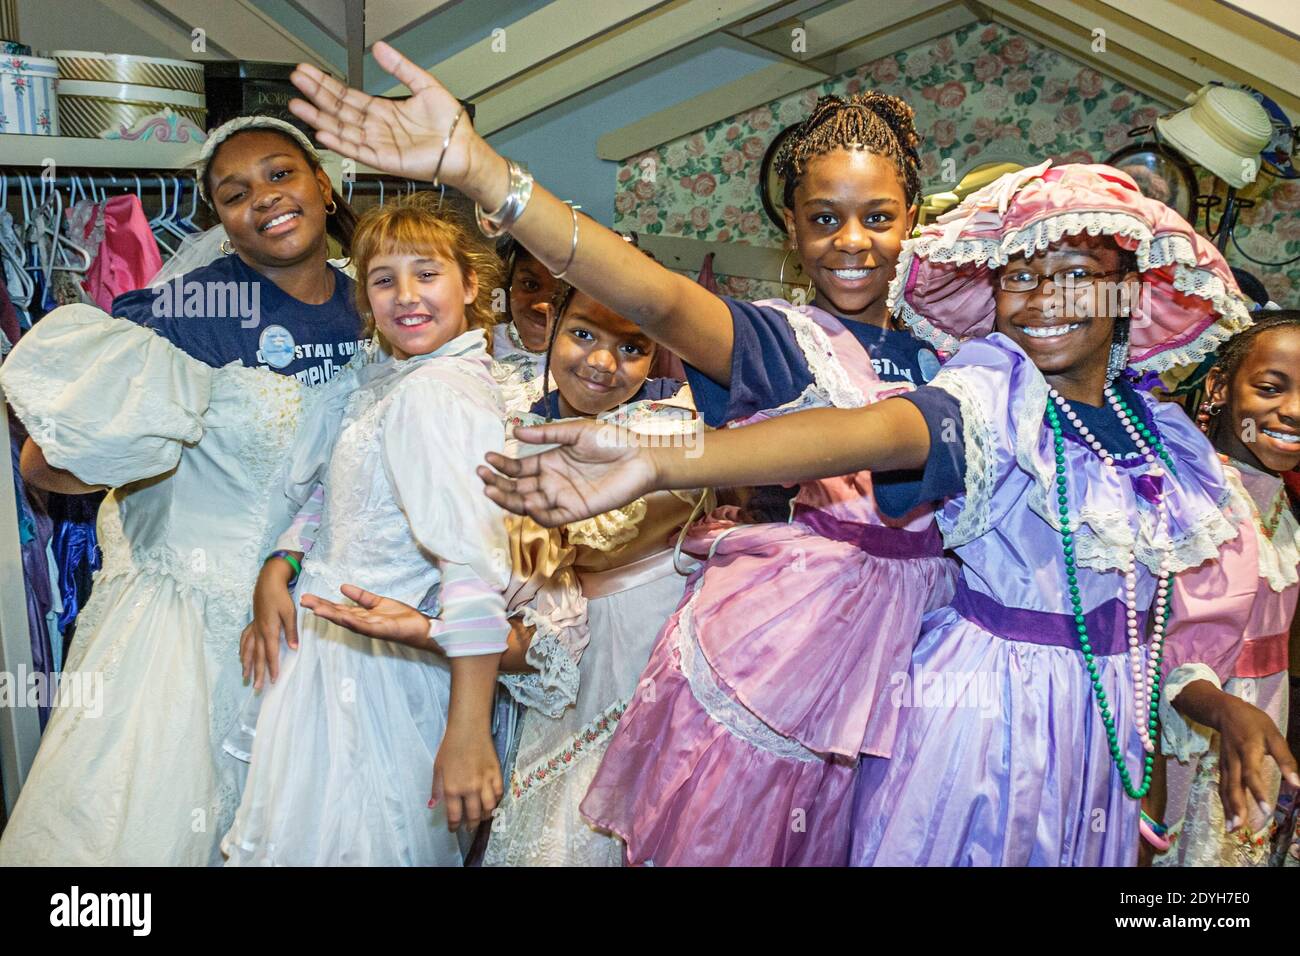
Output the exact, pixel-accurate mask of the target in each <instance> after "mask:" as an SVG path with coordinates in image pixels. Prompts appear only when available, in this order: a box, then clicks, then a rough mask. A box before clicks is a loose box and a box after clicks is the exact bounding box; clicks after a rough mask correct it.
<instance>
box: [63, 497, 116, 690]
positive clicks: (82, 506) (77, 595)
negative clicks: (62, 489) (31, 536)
mask: <svg viewBox="0 0 1300 956" xmlns="http://www.w3.org/2000/svg"><path fill="white" fill-rule="evenodd" d="M103 500H104V494H103V492H96V493H94V494H89V495H50V516H51V517H52V518H53V519H54V541H53V542H52V543H51V546H52V548H53V551H54V561H55V563H56V564H57V565H58V566H59V595H60V596H61V597H62V599H63V611H62V613H60V614H59V631H60V632H61V633H62V634H64V635H67V633H68V628H69V627H70V626H71V625H72V624H73V622H75V621H76V619H77V615H78V614H80V613H81V609H82V608H83V607H85V606H86V602H87V601H88V600H90V585H91V576H92V575H93V574H94V573H95V572H96V571H98V570H99V567H100V561H101V555H100V553H99V540H98V538H97V537H96V534H95V515H96V514H97V513H98V511H99V504H100V502H101V501H103ZM56 663H58V664H60V665H61V664H62V661H56Z"/></svg>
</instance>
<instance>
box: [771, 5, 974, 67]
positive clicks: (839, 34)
mask: <svg viewBox="0 0 1300 956" xmlns="http://www.w3.org/2000/svg"><path fill="white" fill-rule="evenodd" d="M950 2H951V0H896V2H893V3H890V4H889V5H888V7H885V6H883V5H882V4H881V3H880V0H848V2H846V3H841V4H840V5H839V6H836V7H834V8H831V9H827V10H824V11H819V12H815V13H813V14H811V15H809V16H806V17H802V18H800V20H799V21H798V22H797V23H796V24H794V25H790V24H782V25H778V26H775V27H772V28H771V29H770V30H766V31H764V32H763V33H758V34H754V35H752V36H750V37H749V39H750V40H751V41H752V42H754V43H757V44H759V45H760V46H764V47H767V48H768V49H770V50H773V51H774V52H777V53H780V54H781V55H782V56H792V57H794V58H795V59H797V60H814V59H818V58H820V57H823V56H826V55H827V54H828V53H834V52H835V51H836V50H839V49H841V48H842V47H845V46H848V45H849V44H851V43H854V42H855V41H857V40H859V39H860V38H862V37H867V36H871V35H873V34H878V33H882V34H883V33H887V32H889V31H890V30H892V29H893V28H894V27H895V26H896V25H898V24H901V23H903V22H905V21H907V20H910V19H912V18H913V17H918V16H923V15H925V14H927V13H931V12H933V11H934V10H936V9H938V8H939V7H944V6H947V5H948V4H949V3H950ZM795 29H801V30H803V36H802V40H803V42H802V43H801V44H800V46H801V47H802V49H800V50H795V49H794V48H793V47H794V40H795V34H794V31H795Z"/></svg>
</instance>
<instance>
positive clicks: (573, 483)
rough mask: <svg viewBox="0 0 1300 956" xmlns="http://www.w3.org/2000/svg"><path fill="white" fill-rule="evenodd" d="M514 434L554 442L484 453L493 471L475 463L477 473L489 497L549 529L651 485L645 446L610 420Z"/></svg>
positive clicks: (529, 440) (621, 502)
mask: <svg viewBox="0 0 1300 956" xmlns="http://www.w3.org/2000/svg"><path fill="white" fill-rule="evenodd" d="M515 437H516V438H518V439H519V440H520V441H523V442H527V443H528V444H533V445H549V444H555V445H558V447H557V448H553V449H551V450H550V451H544V452H542V453H541V454H537V455H530V456H529V457H527V458H519V459H516V458H507V457H505V456H504V455H497V454H493V453H489V454H488V456H487V461H488V464H490V465H491V466H492V467H493V468H495V469H496V471H495V472H494V471H492V470H491V469H489V468H484V467H480V468H479V469H478V475H479V477H480V478H482V479H483V483H484V484H485V485H486V486H487V487H486V489H485V491H486V492H487V496H488V497H489V498H491V499H492V500H493V501H495V502H496V503H497V504H499V505H500V506H501V507H503V508H505V509H506V510H508V511H513V512H514V513H515V514H520V515H528V516H529V517H530V518H532V519H533V520H534V521H536V522H538V523H539V524H541V525H544V526H546V527H548V528H554V527H557V526H559V525H562V524H568V523H570V522H572V521H580V520H581V519H583V518H590V517H592V516H593V515H598V514H603V513H604V512H606V511H610V510H612V509H614V508H617V507H619V506H621V505H625V504H627V503H628V502H629V501H635V500H636V499H637V498H639V497H641V496H642V495H643V494H645V493H646V492H647V491H651V490H653V487H654V478H655V471H654V465H653V463H652V461H651V459H650V456H649V454H648V451H647V449H645V448H642V447H640V446H638V445H636V444H633V443H630V442H628V437H629V436H628V435H627V433H626V432H620V431H619V429H617V428H615V427H614V426H612V425H607V424H606V425H603V424H600V423H597V422H559V423H556V424H552V425H539V426H535V427H530V428H516V429H515Z"/></svg>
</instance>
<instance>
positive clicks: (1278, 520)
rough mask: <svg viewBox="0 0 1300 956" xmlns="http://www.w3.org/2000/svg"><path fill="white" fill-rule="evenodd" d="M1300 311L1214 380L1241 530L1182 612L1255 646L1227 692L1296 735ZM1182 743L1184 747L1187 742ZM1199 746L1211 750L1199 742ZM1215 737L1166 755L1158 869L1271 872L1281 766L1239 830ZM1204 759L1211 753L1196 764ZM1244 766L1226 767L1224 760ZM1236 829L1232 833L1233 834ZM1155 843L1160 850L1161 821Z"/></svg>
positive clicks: (1222, 360)
mask: <svg viewBox="0 0 1300 956" xmlns="http://www.w3.org/2000/svg"><path fill="white" fill-rule="evenodd" d="M1298 373H1300V313H1298V312H1275V313H1263V314H1261V317H1260V318H1259V319H1258V320H1257V321H1256V323H1255V325H1254V326H1253V327H1252V328H1250V329H1249V330H1248V331H1246V332H1243V333H1241V334H1240V335H1238V336H1236V337H1235V338H1234V339H1233V340H1232V341H1230V342H1229V343H1228V344H1227V345H1226V346H1224V348H1223V349H1222V350H1221V351H1220V353H1219V358H1218V362H1217V364H1216V365H1215V366H1214V368H1213V369H1211V370H1210V374H1209V378H1208V380H1207V381H1208V386H1209V387H1208V390H1207V394H1206V399H1207V401H1206V402H1205V403H1204V404H1203V405H1202V406H1201V415H1200V418H1201V422H1202V427H1203V428H1204V429H1205V431H1206V434H1207V435H1208V436H1209V438H1210V440H1211V441H1212V442H1213V443H1214V446H1215V448H1216V450H1217V451H1218V452H1219V454H1220V457H1221V458H1222V459H1223V464H1224V472H1225V473H1226V475H1227V478H1228V485H1229V488H1230V489H1231V495H1232V497H1231V503H1230V505H1229V507H1228V513H1229V514H1231V515H1232V516H1233V518H1234V520H1235V521H1236V523H1237V525H1238V528H1239V530H1240V533H1239V536H1238V538H1237V539H1236V540H1235V541H1233V542H1230V543H1229V544H1228V545H1225V546H1224V548H1223V550H1222V552H1221V557H1220V560H1219V561H1217V562H1214V563H1212V564H1208V565H1205V566H1204V567H1203V568H1201V569H1198V571H1197V572H1195V573H1194V574H1193V575H1192V576H1190V577H1189V578H1188V580H1186V581H1184V582H1183V586H1182V588H1181V589H1180V592H1179V597H1180V604H1182V605H1184V606H1183V607H1179V605H1175V613H1176V614H1177V613H1178V612H1179V611H1184V613H1194V614H1196V615H1197V618H1198V627H1199V628H1201V629H1203V630H1213V629H1218V630H1228V631H1230V632H1231V633H1230V635H1229V637H1228V639H1231V637H1233V636H1235V635H1236V634H1238V633H1241V634H1242V636H1243V637H1244V643H1243V645H1242V648H1241V652H1240V654H1239V656H1238V657H1237V662H1236V664H1235V666H1234V667H1233V670H1232V676H1231V677H1230V678H1229V679H1228V680H1227V681H1225V682H1224V685H1223V689H1224V690H1225V691H1226V692H1228V693H1230V694H1232V695H1233V696H1234V697H1238V698H1240V699H1242V700H1244V701H1246V702H1247V703H1250V704H1254V705H1255V706H1256V707H1258V708H1260V709H1261V710H1263V711H1264V712H1265V713H1266V714H1268V715H1269V717H1271V718H1272V719H1273V721H1274V722H1275V723H1276V724H1277V726H1278V728H1279V729H1280V730H1281V731H1282V732H1283V733H1285V732H1286V728H1287V699H1288V696H1289V695H1288V680H1287V678H1288V674H1287V656H1288V655H1287V649H1288V648H1287V643H1288V638H1289V634H1290V628H1291V620H1292V618H1293V617H1294V616H1295V610H1296V594H1297V592H1298V591H1300V524H1297V522H1296V518H1295V515H1294V514H1293V513H1292V511H1291V508H1290V502H1289V501H1288V499H1287V493H1286V489H1285V488H1284V487H1283V485H1282V478H1281V474H1282V473H1283V472H1287V471H1292V470H1294V469H1295V468H1296V467H1297V465H1300V374H1298ZM1238 594H1240V595H1243V596H1244V597H1245V598H1246V613H1245V615H1244V621H1245V623H1244V628H1243V615H1240V614H1236V615H1229V614H1227V613H1225V611H1226V610H1227V607H1226V606H1225V605H1227V604H1228V601H1227V599H1228V598H1229V596H1231V595H1238ZM1180 743H1181V742H1180ZM1187 743H1188V744H1195V743H1203V742H1201V741H1188V742H1187ZM1218 743H1219V741H1218V740H1217V739H1216V740H1215V741H1214V742H1213V743H1212V744H1211V745H1210V746H1209V748H1208V750H1207V749H1205V748H1204V746H1200V747H1196V746H1187V745H1182V746H1177V747H1166V753H1167V755H1168V756H1169V757H1170V758H1173V759H1170V760H1169V766H1168V787H1167V792H1168V798H1167V802H1166V805H1165V822H1166V823H1167V824H1168V835H1167V840H1168V843H1169V844H1171V845H1170V846H1169V848H1168V850H1167V851H1165V852H1163V853H1161V854H1160V855H1158V856H1156V858H1155V861H1154V862H1155V865H1157V866H1264V865H1266V864H1267V863H1268V861H1269V854H1270V850H1271V847H1270V841H1269V836H1270V831H1271V829H1272V825H1273V813H1272V810H1273V805H1274V804H1276V803H1277V802H1278V801H1277V798H1278V794H1279V792H1280V789H1281V774H1280V773H1278V768H1277V767H1276V765H1273V764H1269V765H1266V767H1265V770H1264V774H1263V776H1262V777H1261V779H1260V780H1259V781H1258V783H1259V786H1260V787H1261V788H1262V789H1264V790H1266V791H1267V796H1266V797H1264V798H1262V799H1261V801H1260V804H1259V805H1257V806H1247V809H1246V814H1245V819H1237V820H1235V821H1234V820H1232V819H1230V817H1231V816H1232V814H1229V813H1225V812H1224V807H1223V801H1222V799H1221V798H1220V796H1219V790H1220V784H1221V782H1222V779H1223V775H1224V772H1225V769H1226V770H1227V772H1228V773H1229V775H1233V774H1238V773H1240V770H1239V769H1238V768H1237V766H1236V764H1235V761H1233V758H1232V757H1231V755H1228V756H1227V757H1226V758H1225V757H1224V756H1222V755H1220V753H1219V749H1220V748H1219V746H1218ZM1196 750H1205V752H1203V753H1200V754H1199V755H1198V754H1196V753H1195V752H1194V751H1196ZM1225 759H1226V760H1228V761H1233V763H1232V765H1231V766H1227V767H1226V768H1221V767H1220V763H1221V761H1222V760H1225ZM1234 823H1235V824H1237V825H1236V826H1230V824H1234ZM1148 825H1149V826H1151V825H1154V827H1155V829H1156V832H1155V833H1153V834H1151V835H1150V836H1148V839H1149V840H1153V842H1155V843H1156V844H1157V846H1159V845H1160V844H1164V843H1165V842H1166V841H1165V839H1164V837H1165V835H1164V834H1161V833H1160V832H1159V830H1161V829H1163V825H1162V824H1161V822H1160V821H1151V823H1149V824H1148Z"/></svg>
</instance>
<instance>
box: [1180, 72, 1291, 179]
mask: <svg viewBox="0 0 1300 956" xmlns="http://www.w3.org/2000/svg"><path fill="white" fill-rule="evenodd" d="M1187 101H1188V102H1189V103H1191V106H1188V107H1186V108H1185V109H1181V110H1179V111H1178V112H1177V113H1172V114H1170V115H1169V116H1162V117H1160V118H1159V119H1157V120H1156V128H1157V129H1158V130H1159V131H1160V135H1161V136H1162V137H1164V139H1165V140H1166V141H1167V142H1168V143H1169V144H1170V145H1171V146H1173V147H1174V148H1175V149H1177V150H1178V151H1179V152H1180V153H1182V154H1183V155H1184V156H1186V157H1187V158H1188V159H1190V160H1191V161H1192V162H1194V163H1197V164H1199V165H1201V166H1204V167H1205V168H1206V169H1208V170H1209V171H1210V172H1212V173H1214V175H1216V176H1218V177H1219V178H1220V179H1222V180H1223V181H1224V182H1226V183H1227V184H1228V185H1230V186H1234V187H1236V188H1237V189H1241V188H1243V187H1244V186H1246V185H1247V184H1248V183H1252V182H1254V181H1255V176H1256V175H1257V174H1258V172H1259V163H1260V159H1259V154H1260V151H1261V150H1263V149H1264V147H1266V146H1267V145H1268V144H1269V141H1270V140H1271V139H1272V137H1273V126H1272V124H1271V123H1270V122H1269V118H1268V112H1267V111H1266V110H1265V109H1264V107H1263V106H1261V105H1260V104H1259V101H1258V100H1256V99H1255V98H1254V97H1253V96H1251V95H1250V94H1249V93H1247V92H1245V91H1244V90H1234V89H1229V88H1228V87H1226V86H1214V85H1208V86H1203V87H1201V88H1200V89H1199V90H1197V91H1196V92H1195V93H1193V94H1192V95H1191V96H1189V97H1188V98H1187Z"/></svg>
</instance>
